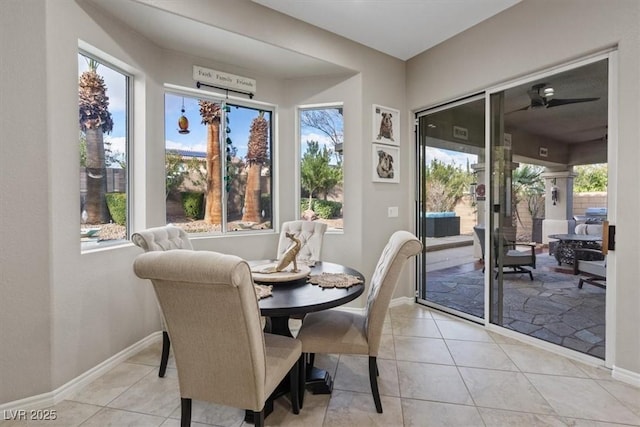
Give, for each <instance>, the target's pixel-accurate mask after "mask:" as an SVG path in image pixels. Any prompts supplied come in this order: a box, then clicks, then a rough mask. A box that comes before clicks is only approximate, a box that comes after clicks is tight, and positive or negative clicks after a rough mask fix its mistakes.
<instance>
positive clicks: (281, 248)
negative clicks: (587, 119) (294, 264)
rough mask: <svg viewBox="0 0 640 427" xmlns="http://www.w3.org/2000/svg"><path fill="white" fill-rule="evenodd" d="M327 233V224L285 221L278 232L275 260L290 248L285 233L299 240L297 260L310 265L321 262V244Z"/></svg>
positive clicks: (289, 241)
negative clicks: (278, 238)
mask: <svg viewBox="0 0 640 427" xmlns="http://www.w3.org/2000/svg"><path fill="white" fill-rule="evenodd" d="M326 231H327V224H325V223H323V222H317V221H302V220H299V221H287V222H283V223H282V226H281V230H280V240H279V241H278V253H277V258H278V259H280V257H281V256H282V254H284V252H285V251H286V250H287V249H288V248H289V246H291V240H289V239H288V238H287V236H286V233H289V234H293V235H294V236H295V237H296V238H297V239H299V240H300V243H301V247H300V252H298V256H297V259H298V260H299V261H303V262H305V263H309V264H312V263H314V262H317V261H321V255H322V242H323V239H324V233H325V232H326Z"/></svg>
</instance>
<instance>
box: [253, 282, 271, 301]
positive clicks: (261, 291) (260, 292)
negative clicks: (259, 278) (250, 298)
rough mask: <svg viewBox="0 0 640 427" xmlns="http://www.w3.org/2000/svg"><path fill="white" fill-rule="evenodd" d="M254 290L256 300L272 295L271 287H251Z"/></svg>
mask: <svg viewBox="0 0 640 427" xmlns="http://www.w3.org/2000/svg"><path fill="white" fill-rule="evenodd" d="M253 286H254V287H255V289H256V297H257V298H258V300H261V299H262V298H266V297H270V296H271V295H273V285H253Z"/></svg>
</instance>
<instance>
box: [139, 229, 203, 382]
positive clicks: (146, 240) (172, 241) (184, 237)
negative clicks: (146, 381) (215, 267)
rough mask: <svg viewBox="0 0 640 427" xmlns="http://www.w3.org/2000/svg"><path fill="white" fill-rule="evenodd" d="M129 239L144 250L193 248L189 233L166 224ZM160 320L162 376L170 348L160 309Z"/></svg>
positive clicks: (160, 375) (160, 373)
mask: <svg viewBox="0 0 640 427" xmlns="http://www.w3.org/2000/svg"><path fill="white" fill-rule="evenodd" d="M131 241H132V242H133V243H134V244H135V245H136V246H139V247H141V248H142V249H144V251H145V252H150V251H167V250H170V249H190V250H191V249H193V246H191V242H190V241H189V235H188V234H187V232H186V231H184V230H183V229H181V228H179V227H176V226H173V225H166V226H162V227H154V228H148V229H146V230H143V231H139V232H137V233H133V234H132V235H131ZM160 317H161V320H162V355H161V356H160V369H159V370H158V376H159V377H164V374H165V372H166V371H167V363H168V362H169V350H170V348H171V340H170V339H169V334H168V333H167V328H166V326H165V323H166V322H165V320H164V315H163V314H162V310H160Z"/></svg>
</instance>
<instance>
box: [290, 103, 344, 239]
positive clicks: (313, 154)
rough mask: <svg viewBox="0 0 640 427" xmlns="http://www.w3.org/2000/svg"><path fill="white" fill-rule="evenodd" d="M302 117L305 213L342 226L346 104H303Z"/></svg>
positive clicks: (333, 227)
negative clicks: (344, 107) (344, 105)
mask: <svg viewBox="0 0 640 427" xmlns="http://www.w3.org/2000/svg"><path fill="white" fill-rule="evenodd" d="M298 120H299V123H300V153H301V156H300V212H301V217H302V218H306V219H316V220H318V221H322V222H326V223H327V224H328V226H329V227H328V228H329V229H330V230H342V229H343V223H342V207H343V206H342V205H343V168H342V153H343V143H344V118H343V116H342V105H341V104H334V105H329V106H318V107H316V106H314V107H302V108H300V109H299V117H298Z"/></svg>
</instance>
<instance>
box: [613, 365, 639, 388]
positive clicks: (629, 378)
mask: <svg viewBox="0 0 640 427" xmlns="http://www.w3.org/2000/svg"><path fill="white" fill-rule="evenodd" d="M611 376H612V377H613V378H615V379H616V380H620V381H622V382H625V383H627V384H631V385H632V386H636V387H640V373H638V372H633V371H628V370H626V369H622V368H619V367H617V366H615V365H614V366H613V373H612V374H611Z"/></svg>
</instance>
